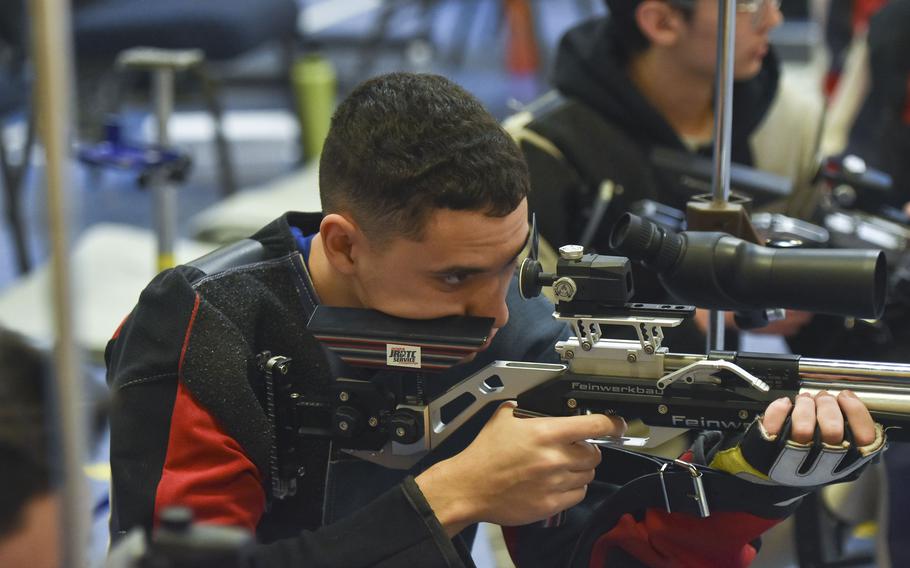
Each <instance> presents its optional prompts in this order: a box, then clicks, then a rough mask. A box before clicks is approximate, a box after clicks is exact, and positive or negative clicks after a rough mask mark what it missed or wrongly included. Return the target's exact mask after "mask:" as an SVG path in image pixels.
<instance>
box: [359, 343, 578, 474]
mask: <svg viewBox="0 0 910 568" xmlns="http://www.w3.org/2000/svg"><path fill="white" fill-rule="evenodd" d="M566 369H567V367H566V365H554V364H550V363H526V362H520V361H495V362H493V363H491V364H490V365H487V366H486V367H484V368H483V369H481V370H480V371H478V372H477V373H474V374H473V375H471V376H470V377H468V378H467V379H465V380H463V381H461V382H460V383H458V384H457V385H455V386H453V387H452V388H450V389H449V390H448V391H446V392H445V393H444V394H443V395H442V396H440V397H439V398H437V399H435V400H433V401H432V402H430V403H429V404H427V405H400V406H399V407H398V408H409V409H411V410H413V411H415V412H417V413H419V414H420V415H422V416H423V426H424V428H423V431H424V435H423V437H422V438H421V439H420V440H418V441H416V442H414V443H413V444H400V443H398V442H388V443H387V444H386V445H385V446H384V447H383V448H382V449H381V450H378V451H372V450H345V452H347V453H349V454H351V455H354V456H357V457H359V458H361V459H364V460H367V461H371V462H373V463H377V464H379V465H382V466H384V467H388V468H392V469H409V468H410V467H412V466H413V465H414V464H416V463H417V462H418V461H420V459H421V458H422V457H423V456H424V455H425V454H426V453H427V452H429V451H430V450H432V449H434V448H436V447H438V446H439V445H440V444H442V443H443V442H444V441H445V440H446V439H447V438H448V437H449V436H450V435H452V434H453V433H454V432H455V431H456V430H458V428H460V427H461V426H462V425H464V423H465V422H467V421H468V420H470V419H471V418H472V417H473V416H474V415H475V414H477V412H479V411H480V410H481V409H482V408H484V407H485V406H486V405H488V404H490V403H492V402H501V401H505V400H514V399H516V398H518V396H519V395H520V394H522V393H524V392H526V391H528V390H530V389H532V388H534V387H536V386H538V385H541V384H543V383H545V382H547V381H549V380H551V379H555V378H556V377H558V376H559V375H561V374H563V373H564V372H565V371H566ZM450 405H451V406H450ZM459 408H460V410H459ZM452 413H454V414H452ZM444 414H445V415H446V416H447V418H448V420H444V419H443V415H444Z"/></svg>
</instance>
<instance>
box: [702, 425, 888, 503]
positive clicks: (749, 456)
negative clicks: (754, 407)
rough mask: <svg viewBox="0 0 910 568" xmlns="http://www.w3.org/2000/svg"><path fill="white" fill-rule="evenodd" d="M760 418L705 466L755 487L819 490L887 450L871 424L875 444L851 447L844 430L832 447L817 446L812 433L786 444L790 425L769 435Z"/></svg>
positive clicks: (817, 435)
mask: <svg viewBox="0 0 910 568" xmlns="http://www.w3.org/2000/svg"><path fill="white" fill-rule="evenodd" d="M761 419H762V417H761V416H758V417H756V419H755V421H754V422H752V424H751V425H750V426H749V428H748V429H747V430H746V432H745V434H743V436H742V437H741V438H739V439H738V441H736V440H734V441H733V442H734V443H735V445H731V446H729V447H724V444H721V445H720V449H719V450H718V451H717V452H716V453H715V454H714V456H713V457H711V458H710V461H709V465H710V466H711V467H713V468H715V469H719V470H722V471H726V472H728V473H732V474H734V475H736V476H738V477H741V478H744V479H748V480H750V481H753V482H756V483H773V484H778V485H786V486H789V487H806V488H811V487H820V486H822V485H828V484H831V483H839V482H842V481H850V480H852V479H855V478H857V477H858V476H859V474H860V472H861V471H862V469H863V468H864V467H865V466H866V465H867V464H868V463H870V462H872V461H873V460H875V459H877V458H878V456H879V455H881V453H882V452H883V451H884V450H885V449H886V448H887V443H886V436H885V431H884V428H883V427H882V425H881V424H878V423H876V424H875V440H874V441H873V442H872V443H871V444H869V445H867V446H857V445H856V444H855V442H854V440H853V434H852V432H851V431H850V428H849V427H848V428H845V429H844V441H843V442H841V443H840V444H838V445H831V444H826V443H824V442H822V441H821V433H820V431H819V430H818V428H817V427H816V429H815V439H814V440H813V441H812V442H811V443H809V444H800V443H797V442H794V441H792V440H790V439H789V438H790V419H789V418H787V421H786V423H785V424H784V428H783V430H782V431H781V433H780V434H777V435H771V434H769V433H768V431H767V430H765V427H764V426H763V425H762V423H761Z"/></svg>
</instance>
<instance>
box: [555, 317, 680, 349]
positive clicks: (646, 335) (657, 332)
mask: <svg viewBox="0 0 910 568" xmlns="http://www.w3.org/2000/svg"><path fill="white" fill-rule="evenodd" d="M553 317H554V318H556V319H558V320H560V321H564V322H568V323H569V325H570V326H571V327H572V331H573V332H574V333H575V337H577V338H578V341H579V344H580V345H581V347H582V349H584V350H585V351H590V350H591V348H593V347H594V344H595V343H597V342H598V341H600V338H601V337H602V336H603V333H602V331H601V329H600V326H602V325H622V326H627V327H631V328H633V329H634V330H635V335H636V336H637V337H638V342H639V343H640V344H641V348H642V349H643V350H644V351H645V352H646V353H648V354H651V353H654V352H656V351H657V350H658V349H660V346H661V344H662V343H663V340H664V331H663V328H665V327H676V326H678V325H679V324H681V323H682V322H683V318H674V317H647V316H617V317H593V316H587V315H563V314H561V313H559V312H556V313H554V314H553Z"/></svg>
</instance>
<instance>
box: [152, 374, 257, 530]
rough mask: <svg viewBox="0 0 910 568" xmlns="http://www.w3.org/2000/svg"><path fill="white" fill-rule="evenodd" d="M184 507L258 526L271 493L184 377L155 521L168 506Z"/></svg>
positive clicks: (202, 517) (203, 517)
mask: <svg viewBox="0 0 910 568" xmlns="http://www.w3.org/2000/svg"><path fill="white" fill-rule="evenodd" d="M178 504H179V505H183V506H187V507H190V508H191V509H192V510H193V515H194V518H195V519H196V520H197V521H200V522H203V523H217V524H223V525H236V526H242V527H246V528H248V529H250V530H251V531H255V530H256V525H257V524H258V523H259V518H260V517H261V516H262V513H263V511H264V509H265V493H264V491H263V488H262V479H261V477H260V474H259V471H258V469H257V468H256V466H255V465H254V464H253V462H251V461H250V460H249V458H247V457H246V455H244V453H243V451H242V450H241V448H240V445H239V444H238V443H237V442H236V441H235V440H234V439H233V438H231V437H230V436H228V435H227V434H225V433H224V431H223V430H222V429H221V427H220V426H219V425H218V424H217V423H216V422H215V419H214V418H212V416H211V415H210V414H209V413H208V412H207V411H206V410H205V409H204V408H202V407H201V406H199V404H198V403H197V402H196V401H195V400H194V399H193V397H192V395H190V393H189V391H188V390H187V389H186V386H185V385H184V384H183V381H180V383H179V385H178V386H177V396H176V400H175V401H174V411H173V416H172V418H171V428H170V434H169V436H168V446H167V454H166V457H165V462H164V469H163V471H162V474H161V481H160V482H159V483H158V490H157V492H156V494H155V519H156V520H157V518H158V515H159V514H160V512H161V510H162V509H163V508H164V507H167V506H169V505H178Z"/></svg>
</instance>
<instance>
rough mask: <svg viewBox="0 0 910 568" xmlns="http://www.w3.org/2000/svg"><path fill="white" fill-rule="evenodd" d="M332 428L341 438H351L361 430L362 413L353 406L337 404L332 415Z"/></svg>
mask: <svg viewBox="0 0 910 568" xmlns="http://www.w3.org/2000/svg"><path fill="white" fill-rule="evenodd" d="M332 430H333V431H334V432H335V434H336V435H338V436H341V437H342V438H353V437H354V436H356V435H357V434H359V433H360V431H361V430H363V414H362V413H361V412H360V411H359V410H357V409H356V408H354V407H353V406H339V407H338V408H336V409H335V415H334V416H333V417H332Z"/></svg>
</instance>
